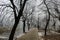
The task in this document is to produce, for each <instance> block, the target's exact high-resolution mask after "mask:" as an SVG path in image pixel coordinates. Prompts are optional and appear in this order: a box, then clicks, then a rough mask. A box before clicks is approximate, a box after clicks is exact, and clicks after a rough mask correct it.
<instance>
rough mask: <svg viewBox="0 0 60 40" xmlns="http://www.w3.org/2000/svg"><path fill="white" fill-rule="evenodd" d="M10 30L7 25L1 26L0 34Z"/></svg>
mask: <svg viewBox="0 0 60 40" xmlns="http://www.w3.org/2000/svg"><path fill="white" fill-rule="evenodd" d="M8 31H10V30H9V29H8V28H6V27H0V34H2V33H4V32H8Z"/></svg>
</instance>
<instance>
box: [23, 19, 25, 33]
mask: <svg viewBox="0 0 60 40" xmlns="http://www.w3.org/2000/svg"><path fill="white" fill-rule="evenodd" d="M23 33H25V20H23Z"/></svg>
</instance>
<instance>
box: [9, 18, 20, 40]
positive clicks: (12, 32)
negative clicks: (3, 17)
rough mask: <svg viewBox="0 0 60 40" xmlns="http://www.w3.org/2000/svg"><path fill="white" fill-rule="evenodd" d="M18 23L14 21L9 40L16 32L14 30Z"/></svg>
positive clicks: (11, 39)
mask: <svg viewBox="0 0 60 40" xmlns="http://www.w3.org/2000/svg"><path fill="white" fill-rule="evenodd" d="M18 23H19V20H18V19H16V20H15V23H14V26H13V28H12V31H11V34H10V36H9V40H13V38H14V34H15V31H16V28H17V26H18Z"/></svg>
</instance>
